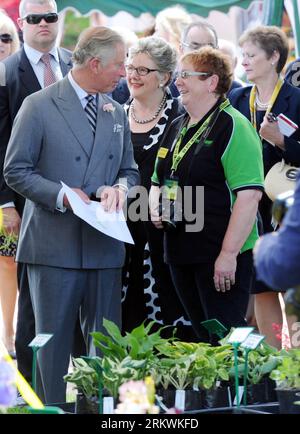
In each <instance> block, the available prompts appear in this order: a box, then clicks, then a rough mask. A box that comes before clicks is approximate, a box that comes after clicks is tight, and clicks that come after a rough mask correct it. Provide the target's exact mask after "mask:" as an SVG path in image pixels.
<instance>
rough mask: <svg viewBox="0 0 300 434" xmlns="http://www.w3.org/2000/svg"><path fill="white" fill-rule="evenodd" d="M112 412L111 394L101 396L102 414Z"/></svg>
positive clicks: (112, 400) (112, 401)
mask: <svg viewBox="0 0 300 434" xmlns="http://www.w3.org/2000/svg"><path fill="white" fill-rule="evenodd" d="M113 413H114V398H113V397H112V396H105V397H104V398H103V414H113Z"/></svg>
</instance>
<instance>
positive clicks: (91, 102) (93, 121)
mask: <svg viewBox="0 0 300 434" xmlns="http://www.w3.org/2000/svg"><path fill="white" fill-rule="evenodd" d="M85 99H86V100H87V105H86V106H85V109H84V110H85V112H86V115H87V118H88V121H89V123H90V125H91V128H92V131H93V134H94V135H95V132H96V125H97V106H96V99H95V97H94V95H87V96H86V97H85Z"/></svg>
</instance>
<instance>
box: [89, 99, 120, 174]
mask: <svg viewBox="0 0 300 434" xmlns="http://www.w3.org/2000/svg"><path fill="white" fill-rule="evenodd" d="M105 104H106V101H105V99H104V98H103V96H102V95H101V94H99V101H98V112H97V128H96V134H95V141H94V146H93V151H92V155H91V158H90V163H89V165H88V169H87V172H86V175H85V179H88V177H89V176H90V174H91V173H92V172H93V171H94V170H95V169H96V168H97V166H99V160H101V158H103V156H104V155H105V152H106V150H107V149H108V147H109V145H110V142H111V139H112V136H113V128H114V123H115V114H114V112H105V111H104V110H103V105H105Z"/></svg>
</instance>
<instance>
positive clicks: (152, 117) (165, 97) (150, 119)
mask: <svg viewBox="0 0 300 434" xmlns="http://www.w3.org/2000/svg"><path fill="white" fill-rule="evenodd" d="M166 100H167V94H166V93H165V94H164V96H163V99H162V100H161V103H160V104H159V106H158V109H157V110H156V112H155V113H154V115H153V116H151V118H148V119H138V118H137V117H136V115H135V112H134V100H132V102H131V104H130V116H131V117H132V119H133V120H134V121H135V122H136V123H137V124H148V123H149V122H152V121H154V119H156V118H157V116H158V115H159V113H160V112H161V109H162V108H163V106H164V105H165V102H166Z"/></svg>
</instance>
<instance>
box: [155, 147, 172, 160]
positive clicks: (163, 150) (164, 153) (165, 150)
mask: <svg viewBox="0 0 300 434" xmlns="http://www.w3.org/2000/svg"><path fill="white" fill-rule="evenodd" d="M168 152H169V149H168V148H159V150H158V153H157V156H158V157H159V158H166V156H167V155H168Z"/></svg>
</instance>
